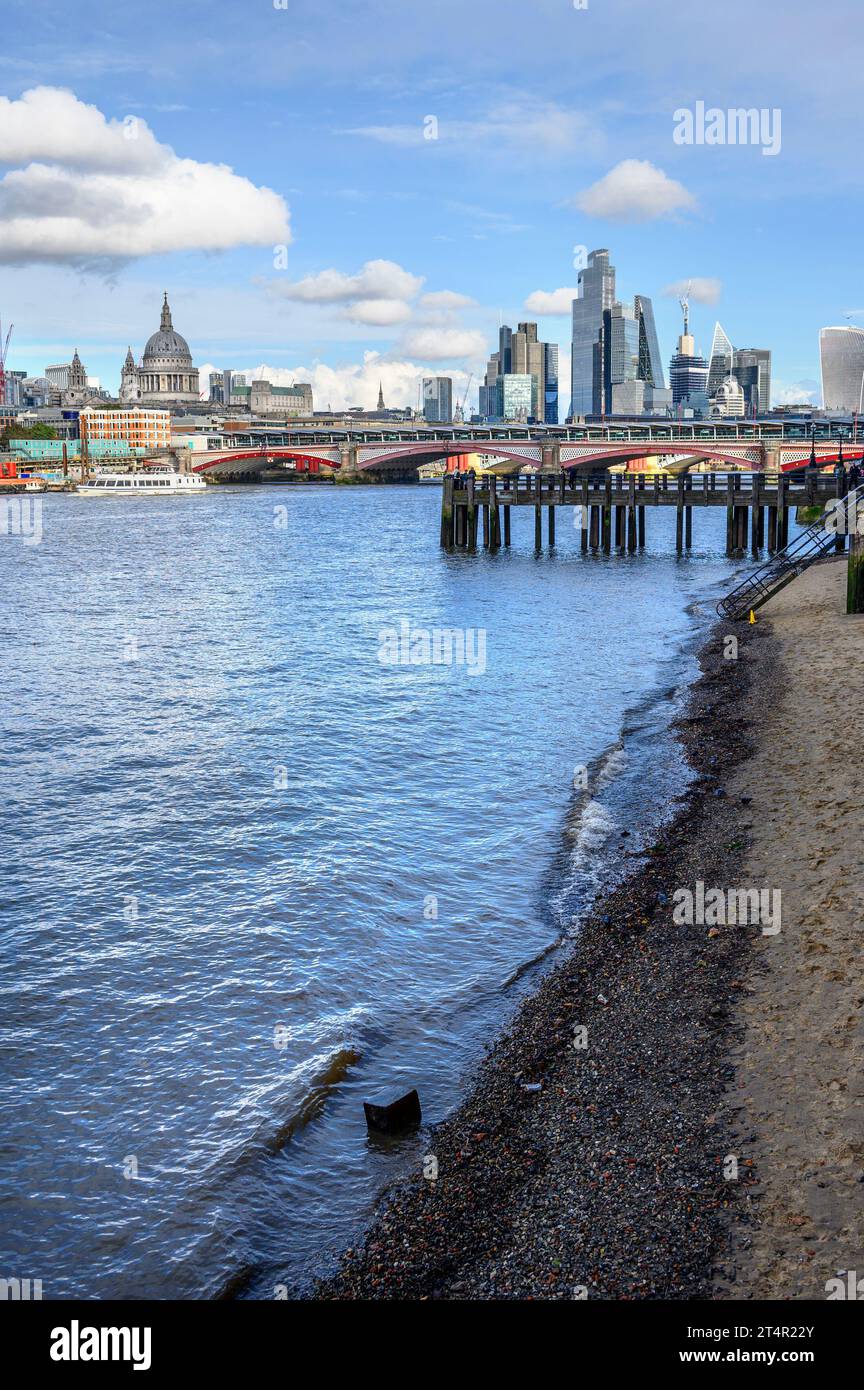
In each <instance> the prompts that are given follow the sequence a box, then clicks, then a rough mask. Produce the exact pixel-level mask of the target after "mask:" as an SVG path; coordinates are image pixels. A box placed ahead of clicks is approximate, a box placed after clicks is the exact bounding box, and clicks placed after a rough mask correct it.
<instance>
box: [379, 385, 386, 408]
mask: <svg viewBox="0 0 864 1390" xmlns="http://www.w3.org/2000/svg"><path fill="white" fill-rule="evenodd" d="M378 409H379V410H386V409H387V407H386V405H385V404H384V387H383V386H382V384H381V382H380V381H379V382H378Z"/></svg>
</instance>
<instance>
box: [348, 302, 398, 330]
mask: <svg viewBox="0 0 864 1390" xmlns="http://www.w3.org/2000/svg"><path fill="white" fill-rule="evenodd" d="M345 317H346V319H350V320H351V322H352V323H367V324H370V325H372V326H373V327H377V328H381V327H386V326H387V325H388V324H393V323H405V321H406V319H410V317H411V305H410V304H406V302H405V300H404V299H358V300H357V303H356V304H349V306H348V308H347V309H346V310H345Z"/></svg>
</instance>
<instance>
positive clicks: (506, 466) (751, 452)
mask: <svg viewBox="0 0 864 1390" xmlns="http://www.w3.org/2000/svg"><path fill="white" fill-rule="evenodd" d="M862 453H864V438H862V440H861V441H858V440H857V439H856V438H855V437H853V433H852V429H851V427H850V426H848V425H843V424H840V425H838V424H835V423H834V422H828V421H826V422H819V423H818V424H816V425H815V426H814V427H813V430H812V433H811V430H810V427H809V426H807V425H805V424H803V423H798V424H796V425H789V424H786V423H780V422H774V421H747V422H744V421H734V422H730V421H711V422H706V423H703V422H701V421H693V422H687V423H677V422H672V421H663V422H657V423H654V422H650V423H649V422H640V423H638V424H623V425H574V426H569V427H561V428H557V429H556V428H546V429H533V428H531V427H529V426H499V427H493V426H477V427H468V426H461V427H460V426H453V427H444V426H442V427H430V428H423V427H422V426H416V425H406V426H405V427H404V428H401V429H395V428H390V429H386V430H384V429H378V430H372V429H358V430H356V431H353V430H352V431H350V432H349V431H336V430H333V429H331V428H323V427H321V428H317V429H316V428H312V429H302V430H301V429H292V428H290V427H286V428H284V429H274V428H269V429H262V430H257V429H254V428H252V429H250V430H248V431H236V432H232V433H230V434H229V433H226V434H223V435H218V436H217V435H212V434H211V435H210V436H209V437H208V448H207V450H206V452H205V451H204V450H195V451H194V452H193V454H192V467H193V468H194V470H195V471H196V472H197V473H202V474H206V475H210V476H211V477H220V478H223V479H226V480H227V479H242V478H251V477H255V476H257V475H260V474H261V473H264V472H266V471H268V470H272V469H278V468H280V467H282V468H290V467H301V468H308V467H311V468H312V469H313V470H315V471H318V470H320V471H322V472H323V471H325V470H327V471H329V470H331V469H332V470H334V471H338V472H340V473H341V474H343V475H346V474H357V473H366V472H369V473H378V474H382V475H385V476H386V475H390V476H393V477H398V476H410V475H411V474H413V473H414V472H416V469H417V468H418V467H419V465H421V464H423V463H431V462H434V461H436V460H445V461H446V460H452V464H451V466H453V465H455V464H457V461H458V460H459V459H462V458H465V457H466V456H467V455H471V454H479V455H481V456H483V457H484V458H486V459H488V460H489V461H490V466H491V467H493V468H494V470H495V471H496V472H501V473H516V472H519V471H520V470H521V469H525V468H527V469H529V470H540V471H541V472H543V473H559V472H560V471H561V469H565V470H567V471H571V470H577V471H579V472H587V473H590V472H596V471H598V470H603V469H606V468H609V467H611V466H613V465H621V464H626V465H627V467H628V469H630V470H631V471H634V472H635V471H639V469H640V467H644V463H645V460H647V459H649V458H657V457H662V458H663V459H664V468H665V470H666V471H668V472H677V471H687V470H689V469H691V468H693V467H695V466H697V465H699V464H700V463H712V464H714V465H715V467H716V468H717V469H718V470H723V469H728V468H733V469H742V470H745V471H747V472H763V471H764V472H790V471H793V470H795V469H798V468H803V467H806V465H807V464H808V463H809V462H810V461H811V459H813V458H815V461H816V463H817V465H818V466H819V467H820V468H825V467H829V466H831V465H833V464H835V463H836V462H837V460H838V458H840V457H842V458H843V459H844V460H845V461H846V462H847V463H848V462H851V461H852V459H853V458H858V459H861V456H862Z"/></svg>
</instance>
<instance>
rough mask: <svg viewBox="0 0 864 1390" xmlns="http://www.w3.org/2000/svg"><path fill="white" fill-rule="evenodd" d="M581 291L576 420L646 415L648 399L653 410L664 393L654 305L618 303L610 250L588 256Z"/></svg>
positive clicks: (576, 308)
mask: <svg viewBox="0 0 864 1390" xmlns="http://www.w3.org/2000/svg"><path fill="white" fill-rule="evenodd" d="M578 291H579V293H578V298H576V299H574V301H573V345H572V358H571V400H570V411H571V414H572V415H573V416H579V415H641V414H642V413H643V411H644V410H645V408H646V398H647V395H651V396H652V408H653V405H656V404H658V403H659V402H660V400H661V397H660V392H664V393H665V377H664V374H663V363H662V360H661V357H660V344H659V342H658V340H657V328H656V326H655V323H654V309H653V306H652V304H651V300H650V299H649V298H648V297H647V296H646V295H642V294H637V295H636V298H635V300H634V302H633V305H632V307H631V306H630V305H629V304H621V303H619V302H618V300H616V298H615V267H614V266H612V265H610V264H609V252H608V251H606V250H599V251H592V252H591V253H590V254H589V256H588V265H587V266H586V268H585V269H584V270H582V271H580V273H579V282H578ZM648 388H651V391H649V390H648ZM664 398H665V399H666V401H667V403H668V396H665V397H664Z"/></svg>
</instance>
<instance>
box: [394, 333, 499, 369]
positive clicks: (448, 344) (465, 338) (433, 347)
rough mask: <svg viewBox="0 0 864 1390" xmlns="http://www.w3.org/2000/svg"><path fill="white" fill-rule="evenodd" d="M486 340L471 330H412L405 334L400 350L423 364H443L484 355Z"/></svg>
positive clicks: (482, 335)
mask: <svg viewBox="0 0 864 1390" xmlns="http://www.w3.org/2000/svg"><path fill="white" fill-rule="evenodd" d="M486 346H487V345H486V338H485V335H484V334H483V333H480V332H478V331H476V330H475V329H472V328H432V327H427V328H414V329H411V330H410V331H409V332H408V333H406V334H405V336H404V338H403V339H402V343H401V350H402V351H403V352H405V353H407V354H408V356H409V357H419V358H421V359H422V360H423V361H425V362H444V361H446V360H448V359H453V360H458V359H464V358H466V357H476V358H482V357H484V356H485V355H486Z"/></svg>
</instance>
